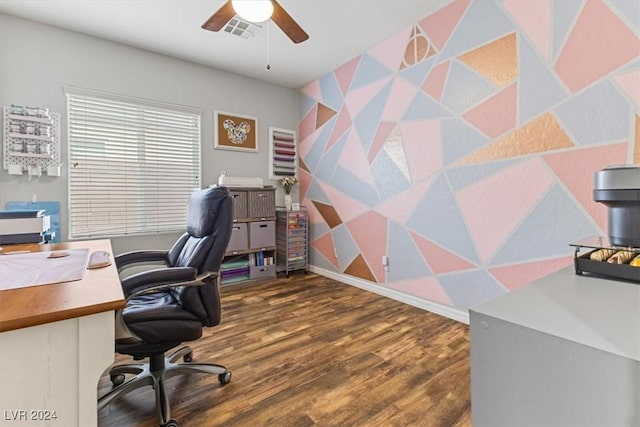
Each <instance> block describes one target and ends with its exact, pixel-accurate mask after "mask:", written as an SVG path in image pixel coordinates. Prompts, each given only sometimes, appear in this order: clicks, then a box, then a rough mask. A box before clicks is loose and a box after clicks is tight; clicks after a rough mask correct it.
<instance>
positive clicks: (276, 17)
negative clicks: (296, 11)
mask: <svg viewBox="0 0 640 427" xmlns="http://www.w3.org/2000/svg"><path fill="white" fill-rule="evenodd" d="M271 3H273V15H271V19H272V20H273V22H275V23H276V25H277V26H278V27H280V29H281V30H282V31H283V32H284V33H285V34H286V35H287V37H289V38H290V39H291V41H292V42H294V43H302V42H303V41H305V40H307V39H308V38H309V35H308V34H307V33H305V31H304V30H303V29H302V27H301V26H300V25H298V23H297V22H296V21H294V20H293V18H292V17H291V15H289V14H288V13H287V11H286V10H284V8H283V7H282V6H280V4H279V3H278V2H277V1H276V0H271Z"/></svg>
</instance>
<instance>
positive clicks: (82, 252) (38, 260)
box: [0, 247, 89, 291]
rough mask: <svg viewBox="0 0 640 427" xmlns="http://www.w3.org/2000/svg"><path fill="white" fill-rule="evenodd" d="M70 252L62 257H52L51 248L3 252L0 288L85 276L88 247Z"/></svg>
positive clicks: (80, 278)
mask: <svg viewBox="0 0 640 427" xmlns="http://www.w3.org/2000/svg"><path fill="white" fill-rule="evenodd" d="M5 249H6V247H5ZM67 252H69V256H66V257H62V258H49V254H51V251H46V252H31V253H27V254H14V255H0V291H4V290H7V289H17V288H26V287H28V286H39V285H49V284H52V283H61V282H73V281H76V280H82V277H83V275H84V271H85V270H86V269H87V262H88V261H89V249H68V250H67Z"/></svg>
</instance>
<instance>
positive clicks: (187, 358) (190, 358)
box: [182, 351, 193, 362]
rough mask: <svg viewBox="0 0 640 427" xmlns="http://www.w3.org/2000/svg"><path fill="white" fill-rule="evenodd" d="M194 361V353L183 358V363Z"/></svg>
mask: <svg viewBox="0 0 640 427" xmlns="http://www.w3.org/2000/svg"><path fill="white" fill-rule="evenodd" d="M192 360H193V351H192V352H189V353H187V354H185V355H184V356H182V361H183V362H191V361H192Z"/></svg>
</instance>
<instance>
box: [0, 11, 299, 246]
mask: <svg viewBox="0 0 640 427" xmlns="http://www.w3.org/2000/svg"><path fill="white" fill-rule="evenodd" d="M65 85H71V86H77V87H82V88H88V89H95V90H101V91H106V92H112V93H117V94H123V95H129V96H134V97H140V98H147V99H152V100H157V101H163V102H170V103H176V104H181V105H188V106H192V107H197V108H200V109H202V111H203V120H202V183H203V185H204V186H206V185H209V184H211V183H214V182H216V180H217V177H218V174H219V172H220V171H221V170H227V175H229V176H260V177H263V178H265V182H267V181H266V178H267V176H268V144H267V138H268V129H269V126H276V127H281V128H286V129H296V128H297V117H298V93H297V91H296V90H294V89H290V88H285V87H282V86H278V85H274V84H269V83H265V82H262V81H259V80H254V79H251V78H248V77H243V76H240V75H237V74H232V73H228V72H224V71H219V70H214V69H211V68H208V67H205V66H202V65H198V64H194V63H190V62H186V61H182V60H179V59H175V58H170V57H167V56H163V55H160V54H156V53H152V52H148V51H145V50H141V49H137V48H133V47H129V46H125V45H121V44H117V43H113V42H109V41H105V40H102V39H98V38H94V37H90V36H86V35H83V34H79V33H75V32H72V31H67V30H63V29H59V28H56V27H52V26H48V25H43V24H40V23H36V22H33V21H28V20H23V19H20V18H16V17H13V16H10V15H4V14H0V105H10V104H20V105H31V106H42V107H48V108H50V110H51V111H53V112H59V113H61V114H62V124H63V125H62V128H61V143H62V144H61V145H62V158H63V159H66V158H67V143H66V139H67V132H66V125H65V123H66V98H65V96H64V93H63V87H64V86H65ZM214 110H221V111H226V112H233V113H239V114H245V115H249V116H253V117H257V118H258V140H259V148H260V150H259V153H257V154H254V153H238V152H233V151H223V150H214V148H213V111H214ZM272 184H273V183H272ZM33 195H36V196H37V198H38V200H41V201H45V200H56V201H59V202H60V204H61V222H62V225H61V227H62V235H61V238H62V240H67V239H68V228H67V218H68V215H67V165H66V164H65V165H64V166H63V168H62V176H60V177H47V176H46V175H43V176H42V177H40V178H38V179H36V178H33V179H31V180H30V179H29V178H28V177H27V176H26V175H24V176H15V175H8V174H7V172H6V171H5V170H4V169H3V170H2V171H0V208H4V205H5V203H6V202H7V201H10V200H11V201H12V200H31V198H32V196H33ZM279 197H280V198H282V195H281V194H279ZM174 240H175V234H171V235H156V236H143V237H136V238H130V237H129V238H127V237H120V238H114V239H112V243H113V246H114V250H115V252H116V253H120V252H123V251H126V250H132V249H137V248H165V247H167V245H170V244H171V243H172V242H173V241H174Z"/></svg>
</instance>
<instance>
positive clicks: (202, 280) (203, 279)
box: [125, 267, 218, 302]
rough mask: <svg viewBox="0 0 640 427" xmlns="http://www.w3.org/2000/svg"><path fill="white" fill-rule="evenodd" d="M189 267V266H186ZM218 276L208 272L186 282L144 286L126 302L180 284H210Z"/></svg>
mask: <svg viewBox="0 0 640 427" xmlns="http://www.w3.org/2000/svg"><path fill="white" fill-rule="evenodd" d="M185 268H189V267H185ZM217 277H218V273H207V274H205V275H201V276H199V277H197V278H195V279H194V280H190V281H186V282H175V283H163V284H157V285H153V286H148V287H143V288H141V289H138V290H136V291H135V292H133V293H132V294H131V295H129V296H128V297H127V298H126V300H125V302H127V301H129V300H130V299H131V298H133V297H137V296H140V295H146V294H153V293H155V292H160V291H164V290H167V289H171V288H177V287H178V286H195V287H197V286H203V285H206V284H209V283H210V282H211V281H212V280H216V279H217Z"/></svg>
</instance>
